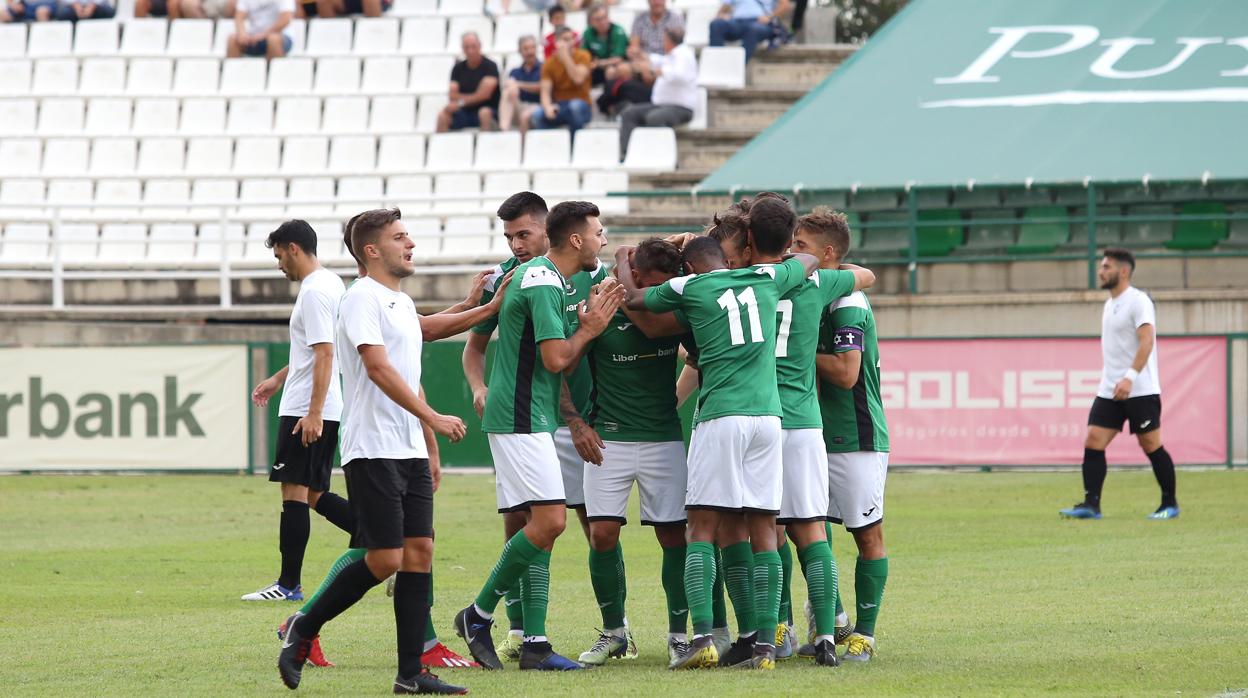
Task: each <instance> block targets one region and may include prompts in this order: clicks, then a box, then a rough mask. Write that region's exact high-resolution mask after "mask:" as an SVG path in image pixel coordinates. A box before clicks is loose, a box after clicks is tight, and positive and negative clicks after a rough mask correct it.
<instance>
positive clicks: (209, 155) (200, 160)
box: [186, 136, 276, 177]
mask: <svg viewBox="0 0 1248 698" xmlns="http://www.w3.org/2000/svg"><path fill="white" fill-rule="evenodd" d="M240 140H246V139H240ZM274 159H275V160H276V156H275V157H274ZM232 163H234V141H233V139H230V138H223V137H220V136H218V137H212V138H190V139H188V141H187V144H186V173H187V174H188V175H193V176H196V177H204V176H221V175H225V174H229V173H230V172H231V165H232ZM236 166H238V167H239V168H240V169H241V168H242V163H237V164H236Z"/></svg>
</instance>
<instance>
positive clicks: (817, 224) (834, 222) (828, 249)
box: [789, 206, 849, 269]
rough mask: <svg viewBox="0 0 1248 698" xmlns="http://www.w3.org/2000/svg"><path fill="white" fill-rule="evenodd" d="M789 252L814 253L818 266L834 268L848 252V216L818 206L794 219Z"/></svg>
mask: <svg viewBox="0 0 1248 698" xmlns="http://www.w3.org/2000/svg"><path fill="white" fill-rule="evenodd" d="M789 249H790V250H791V251H792V252H800V253H803V254H809V255H814V256H815V257H818V258H819V266H821V267H823V268H824V269H834V268H836V266H837V265H839V264H840V263H841V261H842V260H844V259H845V255H847V254H849V219H848V218H846V217H845V214H844V213H840V212H837V211H833V210H832V209H830V208H828V207H826V206H819V207H818V208H816V209H815V210H814V211H811V212H810V213H808V214H806V215H804V216H802V217H801V218H798V219H797V230H795V231H793V245H792V247H790V248H789Z"/></svg>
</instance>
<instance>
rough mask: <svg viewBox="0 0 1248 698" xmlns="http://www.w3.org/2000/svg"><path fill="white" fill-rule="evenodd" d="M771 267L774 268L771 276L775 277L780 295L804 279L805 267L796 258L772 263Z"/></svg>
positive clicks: (798, 284) (795, 286)
mask: <svg viewBox="0 0 1248 698" xmlns="http://www.w3.org/2000/svg"><path fill="white" fill-rule="evenodd" d="M772 269H774V270H775V275H774V276H773V277H772V278H774V279H775V281H776V286H777V287H779V289H780V296H781V297H783V296H784V295H785V294H787V293H788V292H789V291H792V290H793V289H795V288H797V287H798V286H800V285H801V284H802V283H804V282H805V281H806V267H805V266H804V265H803V264H802V263H801V262H799V261H797V260H796V259H786V260H784V262H782V263H780V264H776V265H773V266H772Z"/></svg>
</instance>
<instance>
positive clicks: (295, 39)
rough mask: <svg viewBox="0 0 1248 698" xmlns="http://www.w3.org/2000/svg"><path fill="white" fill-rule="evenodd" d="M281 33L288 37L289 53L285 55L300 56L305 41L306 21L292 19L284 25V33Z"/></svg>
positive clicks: (306, 32) (306, 33)
mask: <svg viewBox="0 0 1248 698" xmlns="http://www.w3.org/2000/svg"><path fill="white" fill-rule="evenodd" d="M283 33H284V34H285V35H286V36H289V37H290V52H289V53H288V54H287V55H288V56H298V55H301V54H302V53H303V51H304V45H305V42H306V41H307V35H308V21H307V20H306V19H298V18H296V19H292V20H290V24H288V25H286V31H285V32H283Z"/></svg>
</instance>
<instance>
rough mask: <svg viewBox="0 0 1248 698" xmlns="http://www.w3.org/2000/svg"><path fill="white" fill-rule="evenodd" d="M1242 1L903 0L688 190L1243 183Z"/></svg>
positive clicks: (1245, 87) (1246, 49)
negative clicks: (854, 49) (860, 44)
mask: <svg viewBox="0 0 1248 698" xmlns="http://www.w3.org/2000/svg"><path fill="white" fill-rule="evenodd" d="M1246 119H1248V3H1245V2H1244V0H1041V1H1037V0H913V1H912V2H911V3H910V4H909V5H908V6H907V7H906V8H905V9H904V10H903V11H902V12H901V13H899V14H898V15H897V16H896V17H895V18H894V19H893V20H892V21H891V22H889V24H888V25H887V26H886V27H885V28H884V29H883V30H882V31H880V32H879V33H878V34H877V35H876V36H875V37H873V38H872V39H871V40H869V41H868V42H867V43H866V45H865V46H864V48H863V49H862V50H860V51H859V52H858V53H857V54H856V55H855V56H854V57H853V58H851V59H850V61H848V62H847V63H846V64H845V65H844V66H842V67H840V68H839V69H837V70H836V71H834V72H833V73H832V74H831V75H830V76H829V77H828V78H827V79H826V80H825V81H824V82H823V83H822V84H820V85H819V86H818V87H816V88H815V89H814V90H813V91H812V92H811V93H810V94H808V95H807V96H806V97H805V98H804V99H803V100H802V101H801V102H799V103H798V104H797V105H795V106H794V107H793V109H791V110H790V111H789V112H788V113H787V114H785V115H784V116H783V117H782V118H781V119H780V120H778V121H777V122H776V123H775V124H773V125H772V126H771V127H770V128H769V129H767V130H766V131H764V132H763V133H762V134H760V135H759V137H758V138H756V139H755V140H754V141H752V142H751V143H750V144H749V145H747V146H746V147H745V148H744V149H742V151H741V152H739V153H738V154H737V155H736V156H735V157H734V158H733V159H731V160H730V161H728V163H726V164H725V165H724V166H723V167H722V168H721V169H719V170H717V171H716V172H714V173H712V174H711V175H710V177H708V178H707V179H706V180H705V181H704V182H703V183H702V184H701V186H702V187H704V188H712V189H725V188H730V187H733V186H742V187H745V188H747V189H755V190H757V189H765V188H774V189H779V190H789V189H792V188H793V187H795V186H801V187H803V188H806V189H850V188H853V187H854V186H859V187H884V188H901V187H904V186H906V185H907V184H911V185H918V186H923V185H933V186H966V185H972V186H973V185H974V184H1006V185H1020V184H1026V183H1028V182H1032V183H1039V184H1046V183H1077V182H1082V181H1084V180H1085V179H1086V178H1090V179H1091V180H1094V181H1098V182H1107V181H1137V182H1138V181H1140V180H1142V179H1144V178H1149V179H1152V180H1154V181H1156V180H1162V179H1189V180H1200V179H1203V178H1212V179H1213V180H1214V181H1215V182H1216V180H1218V179H1224V180H1225V179H1232V178H1242V177H1248V139H1245V138H1243V137H1242V136H1241V135H1240V132H1241V131H1242V126H1243V124H1244V123H1245V120H1246Z"/></svg>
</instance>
